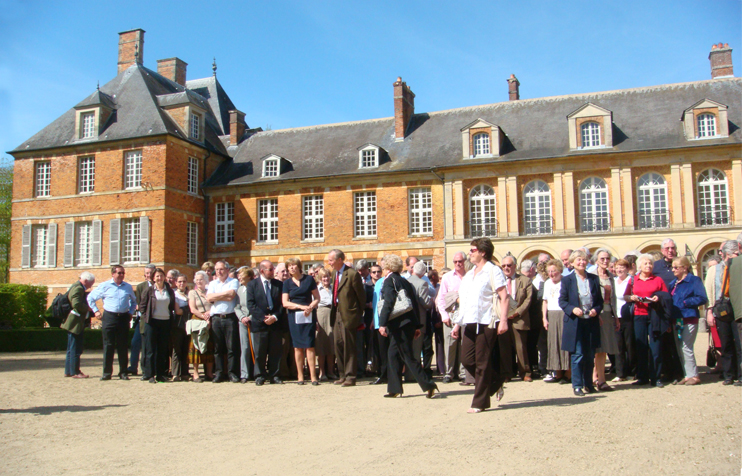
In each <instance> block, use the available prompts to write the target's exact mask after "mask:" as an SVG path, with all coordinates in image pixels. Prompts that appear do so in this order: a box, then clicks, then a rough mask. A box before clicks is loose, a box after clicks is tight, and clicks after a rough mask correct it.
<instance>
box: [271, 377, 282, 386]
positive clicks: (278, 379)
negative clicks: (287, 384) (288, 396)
mask: <svg viewBox="0 0 742 476" xmlns="http://www.w3.org/2000/svg"><path fill="white" fill-rule="evenodd" d="M271 383H275V384H278V385H283V380H281V379H280V378H278V377H273V380H271Z"/></svg>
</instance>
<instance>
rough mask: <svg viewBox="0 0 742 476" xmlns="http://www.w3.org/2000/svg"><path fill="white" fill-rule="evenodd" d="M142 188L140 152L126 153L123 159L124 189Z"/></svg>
mask: <svg viewBox="0 0 742 476" xmlns="http://www.w3.org/2000/svg"><path fill="white" fill-rule="evenodd" d="M141 186H142V152H141V151H133V152H127V153H126V155H125V157H124V187H125V188H138V187H141Z"/></svg>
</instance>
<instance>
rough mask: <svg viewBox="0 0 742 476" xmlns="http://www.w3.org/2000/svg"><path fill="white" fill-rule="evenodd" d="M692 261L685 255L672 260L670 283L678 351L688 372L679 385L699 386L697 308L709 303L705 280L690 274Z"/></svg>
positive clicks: (674, 333)
mask: <svg viewBox="0 0 742 476" xmlns="http://www.w3.org/2000/svg"><path fill="white" fill-rule="evenodd" d="M688 270H690V262H689V261H688V258H686V257H685V256H679V257H677V258H675V259H674V260H672V273H673V274H674V275H675V280H674V281H672V282H671V283H670V294H671V295H672V303H673V309H672V313H673V320H674V322H675V325H674V326H673V328H674V330H675V332H673V335H674V336H675V345H676V346H677V348H678V355H679V356H680V363H681V365H682V366H683V371H684V372H685V378H684V379H683V380H681V381H680V382H678V385H698V384H699V383H701V379H700V378H698V367H696V356H695V354H694V353H693V345H694V344H695V343H696V334H697V333H698V319H699V317H700V315H699V313H698V306H703V305H704V304H706V303H707V302H708V297H707V296H706V289H705V288H704V286H703V281H701V278H699V277H698V276H694V275H692V274H688Z"/></svg>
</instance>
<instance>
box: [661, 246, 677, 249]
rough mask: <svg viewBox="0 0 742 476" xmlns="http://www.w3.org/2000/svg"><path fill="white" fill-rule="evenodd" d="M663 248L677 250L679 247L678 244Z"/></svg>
mask: <svg viewBox="0 0 742 476" xmlns="http://www.w3.org/2000/svg"><path fill="white" fill-rule="evenodd" d="M663 249H665V250H677V249H678V247H677V246H665V247H664V248H663Z"/></svg>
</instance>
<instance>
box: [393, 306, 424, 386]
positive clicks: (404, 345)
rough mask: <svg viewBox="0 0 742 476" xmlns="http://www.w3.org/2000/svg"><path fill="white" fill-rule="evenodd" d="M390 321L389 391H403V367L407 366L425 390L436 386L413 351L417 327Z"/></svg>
mask: <svg viewBox="0 0 742 476" xmlns="http://www.w3.org/2000/svg"><path fill="white" fill-rule="evenodd" d="M393 323H394V321H392V323H390V325H389V326H388V327H387V329H388V331H389V353H388V354H387V355H388V359H389V375H388V381H387V391H388V392H389V393H403V392H404V391H403V389H402V367H403V366H404V367H406V369H407V371H408V372H412V375H413V376H414V377H415V380H416V381H417V383H418V385H420V388H421V389H423V391H424V392H427V391H428V390H430V389H432V388H435V383H433V379H432V378H431V377H429V376H428V374H427V373H425V371H424V370H423V368H422V365H420V361H419V360H418V359H415V358H414V356H413V355H412V354H413V351H412V341H413V340H414V337H415V328H414V327H413V326H412V325H406V326H402V327H397V326H396V325H394V324H393Z"/></svg>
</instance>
